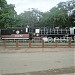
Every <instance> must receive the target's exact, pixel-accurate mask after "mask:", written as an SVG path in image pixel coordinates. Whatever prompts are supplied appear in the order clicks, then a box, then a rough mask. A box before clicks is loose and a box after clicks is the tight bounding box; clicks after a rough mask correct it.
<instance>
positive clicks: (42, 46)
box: [42, 40, 44, 48]
mask: <svg viewBox="0 0 75 75" xmlns="http://www.w3.org/2000/svg"><path fill="white" fill-rule="evenodd" d="M42 47H43V48H44V40H42Z"/></svg>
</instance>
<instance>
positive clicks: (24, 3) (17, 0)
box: [7, 0, 67, 14]
mask: <svg viewBox="0 0 75 75" xmlns="http://www.w3.org/2000/svg"><path fill="white" fill-rule="evenodd" d="M61 1H62V2H63V1H67V0H7V2H8V4H10V3H11V4H15V7H16V8H15V10H16V11H17V13H18V14H20V13H22V12H23V11H25V10H27V9H28V8H38V9H39V10H41V11H48V10H50V9H51V8H52V7H54V6H55V5H57V4H58V3H59V2H61Z"/></svg>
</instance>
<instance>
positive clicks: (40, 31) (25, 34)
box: [1, 27, 75, 40]
mask: <svg viewBox="0 0 75 75" xmlns="http://www.w3.org/2000/svg"><path fill="white" fill-rule="evenodd" d="M64 36H68V37H72V38H73V39H74V38H75V27H72V28H64V29H62V28H47V27H37V28H31V27H26V28H8V29H2V30H1V38H2V39H26V40H32V39H33V38H35V37H40V38H42V37H52V38H55V37H58V38H60V37H64Z"/></svg>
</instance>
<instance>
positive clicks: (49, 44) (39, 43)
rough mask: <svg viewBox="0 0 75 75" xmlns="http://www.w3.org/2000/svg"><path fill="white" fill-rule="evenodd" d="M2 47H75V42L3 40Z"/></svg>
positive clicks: (0, 42) (0, 44)
mask: <svg viewBox="0 0 75 75" xmlns="http://www.w3.org/2000/svg"><path fill="white" fill-rule="evenodd" d="M0 46H3V47H17V48H18V47H29V48H31V47H38V48H39V47H41V48H45V47H75V41H71V40H68V41H67V42H59V41H58V40H56V41H55V42H44V41H43V40H35V41H33V40H1V41H0Z"/></svg>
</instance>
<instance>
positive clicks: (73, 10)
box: [0, 0, 75, 29]
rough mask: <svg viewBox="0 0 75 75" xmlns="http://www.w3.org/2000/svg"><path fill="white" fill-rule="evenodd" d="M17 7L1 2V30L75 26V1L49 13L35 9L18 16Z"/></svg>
mask: <svg viewBox="0 0 75 75" xmlns="http://www.w3.org/2000/svg"><path fill="white" fill-rule="evenodd" d="M14 8H15V5H13V4H7V1H6V0H0V29H1V28H12V27H26V26H30V27H52V28H54V27H62V28H65V27H73V26H75V0H70V1H66V2H60V3H58V5H57V6H55V7H53V8H52V9H51V10H49V11H47V12H41V11H39V10H37V9H35V8H31V9H29V10H28V11H24V13H21V14H19V15H17V13H16V11H15V9H14Z"/></svg>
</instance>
